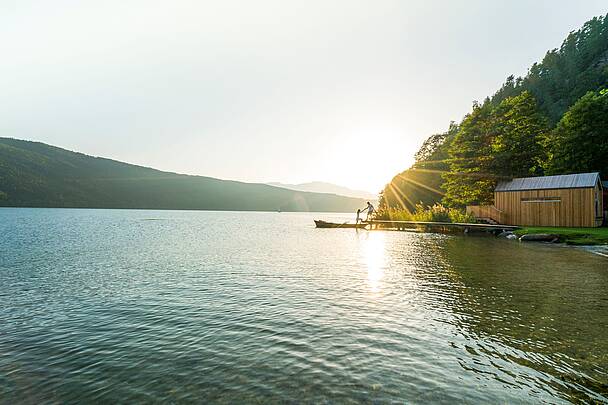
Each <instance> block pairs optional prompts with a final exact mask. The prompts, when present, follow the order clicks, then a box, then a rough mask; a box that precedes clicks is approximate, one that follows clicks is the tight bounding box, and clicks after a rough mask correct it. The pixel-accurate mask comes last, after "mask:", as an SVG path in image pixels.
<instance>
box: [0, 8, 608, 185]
mask: <svg viewBox="0 0 608 405" xmlns="http://www.w3.org/2000/svg"><path fill="white" fill-rule="evenodd" d="M607 12H608V4H607V3H606V1H605V0H601V1H596V0H580V1H572V0H551V1H549V0H546V1H545V0H535V1H531V0H512V1H498V0H495V1H489V0H459V1H448V0H445V1H437V0H426V1H406V0H396V1H393V0H377V1H369V0H368V1H360V0H344V1H342V0H333V1H329V0H322V1H318V0H305V1H298V0H294V1H285V0H257V1H245V0H242V1H234V0H222V1H201V0H198V1H186V0H171V1H169V0H167V1H155V0H104V1H86V0H74V1H67V0H53V1H29V0H18V1H13V0H0V61H1V62H0V136H2V137H12V138H19V139H28V140H35V141H40V142H45V143H49V144H52V145H56V146H60V147H63V148H66V149H70V150H75V151H79V152H83V153H87V154H90V155H94V156H103V157H108V158H112V159H116V160H121V161H126V162H129V163H134V164H139V165H144V166H150V167H154V168H158V169H161V170H167V171H173V172H179V173H187V174H196V175H204V176H211V177H218V178H222V179H231V180H240V181H247V182H271V181H279V182H284V183H300V182H307V181H327V182H332V183H337V184H340V185H344V186H347V187H351V188H356V189H362V190H367V191H371V192H378V191H379V190H380V189H381V188H382V187H383V186H384V184H386V183H387V182H389V181H390V179H391V178H392V177H393V176H394V175H395V174H397V173H398V172H400V171H402V170H404V169H406V168H407V167H408V166H409V165H411V164H412V163H413V154H414V153H415V152H416V150H417V149H418V148H419V147H420V145H421V143H422V142H423V141H424V139H425V138H427V137H428V136H429V135H431V134H434V133H438V132H442V131H445V130H446V129H447V128H448V126H449V123H450V121H460V120H461V119H462V117H463V115H464V114H466V113H467V112H468V111H469V110H470V108H471V104H472V102H473V100H483V99H484V98H485V97H486V96H488V95H491V94H492V93H494V92H495V91H496V90H497V89H498V88H499V87H500V85H501V84H502V83H503V82H504V80H505V78H506V77H507V76H508V75H510V74H515V75H523V74H525V73H526V71H527V69H528V67H529V66H530V65H531V64H532V63H534V62H535V61H539V60H541V59H542V57H543V55H544V54H545V53H546V51H547V50H549V49H552V48H556V47H559V45H560V43H561V42H562V40H563V39H564V38H565V37H566V35H567V34H568V32H570V31H572V30H575V29H578V28H579V27H580V26H581V25H582V24H583V23H584V22H585V21H587V20H589V19H590V18H592V17H593V16H598V15H605V14H606V13H607Z"/></svg>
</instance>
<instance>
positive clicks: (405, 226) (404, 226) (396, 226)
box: [365, 220, 521, 233]
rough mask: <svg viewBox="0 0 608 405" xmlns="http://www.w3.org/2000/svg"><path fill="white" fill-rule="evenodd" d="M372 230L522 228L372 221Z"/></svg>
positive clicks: (512, 228)
mask: <svg viewBox="0 0 608 405" xmlns="http://www.w3.org/2000/svg"><path fill="white" fill-rule="evenodd" d="M365 223H366V224H368V225H369V227H370V229H392V230H397V231H405V230H412V229H420V228H422V229H426V230H429V231H433V230H435V231H437V230H439V231H449V230H452V231H454V230H462V231H463V232H465V233H468V232H472V231H480V232H492V233H500V232H509V231H514V230H516V229H519V228H521V227H519V226H515V225H490V224H470V223H465V222H423V221H391V220H371V221H366V222H365Z"/></svg>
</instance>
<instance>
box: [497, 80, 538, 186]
mask: <svg viewBox="0 0 608 405" xmlns="http://www.w3.org/2000/svg"><path fill="white" fill-rule="evenodd" d="M492 115H493V128H492V131H493V132H494V133H493V134H492V136H493V140H492V147H491V150H490V152H489V153H490V157H491V160H490V165H489V166H490V169H489V170H490V172H491V173H492V174H493V175H495V176H497V177H529V176H540V175H542V174H543V164H544V162H545V160H546V154H545V151H544V149H543V141H544V139H545V138H546V136H547V132H548V124H547V119H546V118H545V117H544V116H543V115H542V114H541V113H540V111H539V110H538V106H537V103H536V99H535V98H534V96H532V94H530V93H529V92H528V91H524V92H523V93H521V94H520V95H518V96H515V97H510V98H507V99H505V100H503V101H502V102H501V103H500V104H499V105H498V107H496V109H495V110H494V111H493V113H492Z"/></svg>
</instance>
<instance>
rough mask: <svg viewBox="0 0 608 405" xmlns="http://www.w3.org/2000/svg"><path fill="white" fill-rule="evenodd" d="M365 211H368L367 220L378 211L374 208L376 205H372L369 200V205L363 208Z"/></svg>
mask: <svg viewBox="0 0 608 405" xmlns="http://www.w3.org/2000/svg"><path fill="white" fill-rule="evenodd" d="M363 211H367V215H366V216H365V220H366V221H369V220H370V218H371V217H373V215H374V212H376V209H375V208H374V206H373V205H372V203H370V202H369V201H368V202H367V207H365V208H363Z"/></svg>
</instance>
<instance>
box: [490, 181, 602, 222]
mask: <svg viewBox="0 0 608 405" xmlns="http://www.w3.org/2000/svg"><path fill="white" fill-rule="evenodd" d="M599 187H601V185H596V187H595V188H591V187H589V188H568V189H545V190H525V191H497V192H495V193H494V206H495V207H496V208H497V209H498V210H500V211H503V213H504V216H505V223H507V224H510V225H520V226H567V227H596V226H600V225H601V223H602V219H601V217H596V212H595V211H596V208H595V196H596V192H597V191H598V190H599V192H600V193H601V188H599ZM600 196H601V194H600ZM600 199H601V197H600ZM600 204H601V203H600ZM600 212H602V211H600Z"/></svg>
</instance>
